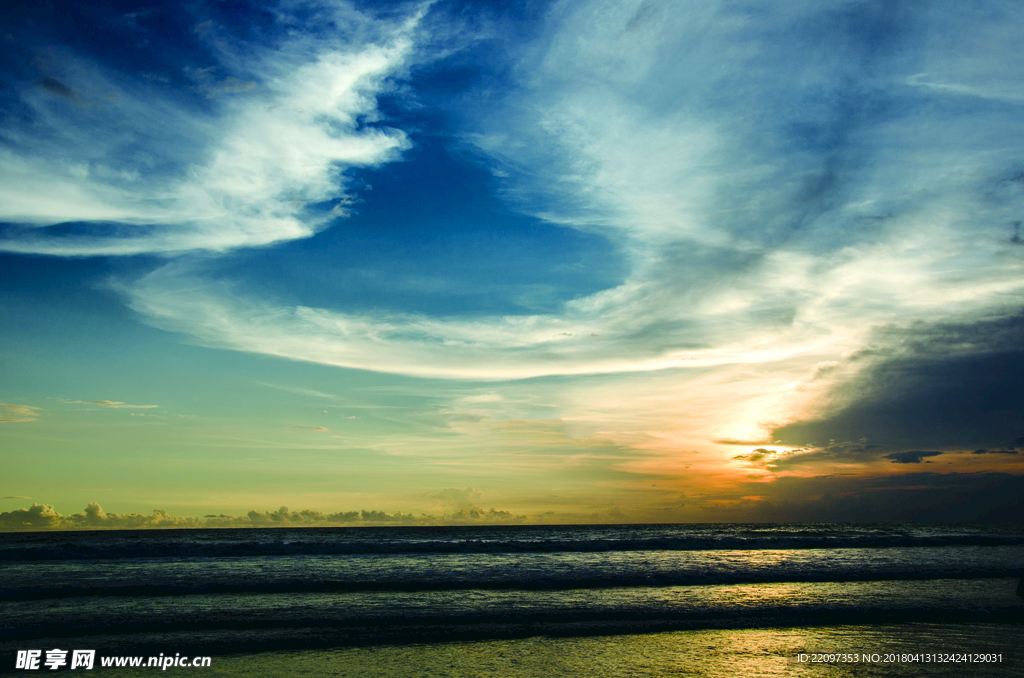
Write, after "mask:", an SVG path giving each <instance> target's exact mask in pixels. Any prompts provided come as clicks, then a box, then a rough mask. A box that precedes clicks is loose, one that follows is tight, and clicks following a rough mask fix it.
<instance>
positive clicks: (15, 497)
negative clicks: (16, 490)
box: [3, 496, 32, 499]
mask: <svg viewBox="0 0 1024 678" xmlns="http://www.w3.org/2000/svg"><path fill="white" fill-rule="evenodd" d="M3 498H4V499H31V498H32V497H22V496H11V497H3Z"/></svg>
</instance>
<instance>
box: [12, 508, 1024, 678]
mask: <svg viewBox="0 0 1024 678" xmlns="http://www.w3.org/2000/svg"><path fill="white" fill-rule="evenodd" d="M0 563H2V564H0V609H2V611H3V614H2V616H0V662H2V665H0V672H3V673H12V674H13V673H18V674H23V673H31V672H33V671H36V672H38V671H46V672H47V673H49V672H51V670H52V669H49V668H48V667H47V666H44V665H43V662H45V660H46V659H47V656H48V655H47V651H50V650H61V651H65V652H67V653H68V654H67V657H65V660H66V663H65V664H61V663H60V661H61V656H60V655H59V654H58V655H55V657H54V658H55V663H56V670H88V669H84V667H76V668H75V669H71V667H70V659H69V658H70V656H71V654H70V653H71V652H72V651H74V650H95V665H94V668H93V669H92V670H93V671H96V672H99V673H103V674H104V675H109V676H115V675H142V674H146V673H152V672H153V671H154V670H160V671H170V672H172V673H177V674H183V673H194V674H198V675H206V676H215V675H217V676H243V675H245V676H248V675H252V676H257V675H261V676H262V675H269V676H276V675H281V676H288V675H298V674H304V675H313V676H321V675H323V676H328V675H330V676H349V675H351V676H357V675H358V676H453V677H455V676H460V677H461V676H534V675H535V676H545V677H546V678H552V677H554V676H570V675H571V676H581V675H582V676H586V675H594V676H674V675H680V676H683V675H694V676H713V675H732V674H735V673H736V672H737V671H742V672H743V673H745V674H746V675H750V676H761V675H764V676H770V675H837V676H838V675H844V676H845V675H858V676H859V675H880V676H881V675H885V676H888V675H948V674H952V673H955V672H959V673H964V674H966V675H992V676H1011V675H1020V674H1021V672H1022V671H1024V664H1022V665H1021V666H1016V664H1015V662H1016V661H1017V655H1018V654H1020V650H1021V649H1022V648H1024V603H1022V601H1021V599H1020V598H1019V597H1018V596H1017V595H1016V588H1017V586H1018V581H1019V579H1020V577H1021V568H1022V567H1024V526H1020V525H1014V526H980V525H894V524H875V525H870V524H844V525H836V524H809V525H792V524H786V525H770V524H751V525H615V526H608V525H606V526H500V527H409V528H405V527H380V528H372V527H366V528H363V527H357V528H310V529H302V528H280V529H238V530H229V529H225V530H139V531H106V532H99V531H97V532H85V531H81V532H32V533H7V534H0ZM31 651H38V652H39V653H40V654H39V655H36V656H37V657H38V658H39V659H38V664H39V666H40V668H38V669H31V668H19V661H20V664H21V665H24V664H25V663H26V662H27V661H29V660H28V659H26V657H28V655H26V654H25V653H26V652H31ZM19 653H20V654H19ZM182 656H184V657H188V658H195V657H209V658H210V660H209V665H208V666H191V665H189V666H178V665H176V663H174V662H177V659H180V657H182ZM132 657H140V658H142V661H143V666H142V667H140V668H130V664H128V665H127V666H122V667H116V666H105V665H102V662H103V661H104V660H105V659H106V660H107V661H109V662H113V661H123V662H128V661H129V660H130V659H131V658H132ZM149 657H156V658H158V659H159V661H158V663H167V662H172V663H171V665H170V666H168V667H167V668H166V669H164V668H162V666H161V667H159V668H154V667H150V666H147V665H146V662H148V661H149ZM19 658H20V659H19ZM111 658H114V659H111ZM117 658H120V659H117ZM126 658H127V659H126ZM165 659H166V661H165ZM1020 659H1021V660H1024V655H1022V656H1021V657H1020ZM189 661H192V659H189ZM179 663H180V662H179ZM968 664H970V665H969V666H968Z"/></svg>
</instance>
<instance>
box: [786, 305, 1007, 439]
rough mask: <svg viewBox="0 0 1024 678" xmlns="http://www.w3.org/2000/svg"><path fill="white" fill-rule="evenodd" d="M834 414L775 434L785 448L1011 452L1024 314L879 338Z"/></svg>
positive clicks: (839, 391)
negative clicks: (867, 443) (843, 445)
mask: <svg viewBox="0 0 1024 678" xmlns="http://www.w3.org/2000/svg"><path fill="white" fill-rule="evenodd" d="M876 339H877V341H876V342H875V343H876V345H875V347H874V348H873V349H871V350H870V351H868V352H865V353H863V354H861V355H859V356H855V357H854V358H853V361H857V360H865V361H870V363H869V365H868V367H866V368H865V369H864V370H862V371H861V372H860V373H859V375H858V376H857V377H855V378H854V379H853V380H852V381H851V382H849V383H847V384H844V385H842V386H840V387H837V388H836V390H835V391H834V392H833V393H832V394H831V395H832V397H833V399H834V400H835V401H837V402H840V403H844V405H842V406H841V407H839V408H837V409H836V410H834V411H833V412H832V413H831V414H829V415H827V416H825V417H822V418H820V419H815V420H805V421H797V422H794V423H791V424H787V425H785V426H782V427H779V428H777V429H775V430H774V432H773V436H772V437H773V438H775V439H778V440H782V441H784V442H786V443H788V444H795V445H815V444H821V442H823V441H827V440H829V439H834V440H856V439H860V438H868V439H870V440H871V441H872V442H873V443H877V444H881V445H883V446H885V447H888V448H889V449H892V448H899V447H920V446H928V447H935V448H940V449H951V448H953V449H956V448H959V449H965V448H966V449H970V448H977V449H987V448H1012V447H1013V446H1011V445H1006V444H1004V441H1006V440H1007V439H1011V438H1013V439H1015V440H1019V438H1017V436H1019V435H1020V433H1021V432H1022V431H1024V390H1022V389H1021V388H1020V384H1021V382H1022V379H1024V349H1022V348H1021V347H1024V317H1022V316H1021V315H1015V316H1013V317H1008V318H1002V319H998V320H988V321H982V322H976V323H969V324H968V323H965V324H930V325H928V324H924V323H919V324H915V325H912V326H910V327H909V328H903V329H896V328H890V329H888V330H885V331H883V332H880V333H878V335H877V337H876Z"/></svg>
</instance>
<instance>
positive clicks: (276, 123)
mask: <svg viewBox="0 0 1024 678" xmlns="http://www.w3.org/2000/svg"><path fill="white" fill-rule="evenodd" d="M313 5H314V8H315V9H316V10H317V11H315V12H313V13H312V14H310V13H308V12H307V10H308V9H311V8H310V7H309V6H304V7H305V9H303V7H299V6H297V5H295V6H292V5H290V4H289V3H284V4H283V5H281V6H280V7H279V8H278V12H279V17H278V19H279V21H281V22H283V23H286V24H287V23H291V22H293V21H298V19H297V17H296V16H294V15H293V14H292V12H306V14H304V15H303V16H305V20H304V21H305V25H304V26H303V30H295V31H291V32H290V33H289V34H288V35H289V37H288V38H287V39H284V40H279V41H269V42H268V43H266V45H267V46H265V47H258V46H256V45H253V44H248V45H246V46H244V52H245V53H244V54H241V53H232V52H231V50H232V46H231V43H229V42H228V41H220V42H218V43H217V48H216V49H215V50H213V53H214V54H219V56H220V58H221V61H222V63H219V64H214V65H211V66H208V67H204V68H200V69H193V70H191V71H189V73H190V74H191V75H192V77H193V79H194V80H195V81H196V83H197V87H198V88H199V90H200V91H201V92H202V93H203V94H204V96H205V97H217V98H218V99H219V98H220V95H223V94H227V93H230V94H232V95H233V96H232V97H230V98H226V99H224V100H223V102H222V103H218V104H217V105H215V106H214V108H213V109H212V111H211V109H210V107H201V106H197V105H195V104H194V103H189V102H188V101H187V100H186V99H184V98H182V97H181V96H180V95H179V93H178V92H176V91H175V89H174V88H173V87H172V86H171V85H170V84H164V85H161V84H160V83H159V82H158V81H154V80H148V81H146V82H143V81H132V80H129V79H126V78H124V77H122V76H121V74H117V73H109V72H106V71H104V70H103V69H102V68H101V67H100V66H98V65H96V64H95V63H94V62H91V61H89V60H88V59H86V58H85V57H82V56H80V55H77V54H75V53H72V52H71V51H69V50H68V49H66V48H60V49H56V48H55V49H54V50H53V51H52V53H51V55H50V57H49V58H48V61H49V62H52V63H51V67H52V68H54V69H56V70H60V71H61V73H62V75H61V80H60V81H58V80H57V79H56V76H54V77H47V78H44V79H43V80H42V81H41V83H42V84H40V85H39V86H38V87H31V88H30V87H27V86H24V87H21V88H20V89H19V88H18V87H15V89H14V92H15V93H16V94H17V95H18V97H19V98H20V105H21V106H23V107H24V108H25V109H26V110H27V111H29V112H30V113H26V115H24V116H23V117H22V118H21V121H20V122H18V124H16V125H15V124H14V123H13V121H11V122H12V125H11V126H10V127H9V129H8V130H6V132H5V138H7V139H8V141H9V143H7V144H6V145H5V147H4V148H0V221H6V222H8V226H7V227H5V228H3V229H0V250H3V251H8V252H19V253H35V254H50V255H58V256H87V255H128V254H140V253H182V252H188V251H193V250H212V251H226V250H230V249H233V248H238V247H251V246H259V245H266V244H269V243H274V242H281V241H286V240H293V239H296V238H305V237H308V236H310V235H312V234H313V233H315V232H317V231H319V230H321V229H323V228H324V227H326V225H327V224H328V223H329V222H330V220H331V219H332V218H335V217H334V216H332V214H331V212H330V210H329V208H328V209H322V206H323V204H325V203H328V202H331V201H333V203H338V202H339V201H341V202H346V201H347V200H348V199H349V198H348V187H347V179H346V176H345V172H346V170H348V169H349V168H353V167H373V166H376V165H379V164H381V163H385V162H389V161H392V160H395V159H397V158H398V157H399V155H400V153H401V152H402V151H403V150H404V149H406V148H407V147H408V145H409V142H408V140H407V138H406V135H405V134H404V133H403V132H401V131H399V130H396V129H392V128H389V127H387V126H386V125H384V124H382V123H381V121H380V120H379V118H380V114H379V112H378V110H377V104H376V101H377V95H378V94H379V93H380V92H381V91H382V90H383V89H385V87H386V81H387V79H388V78H389V77H392V76H393V75H395V74H397V73H398V72H399V71H400V69H401V68H402V67H403V64H404V62H405V60H406V58H407V55H408V53H409V51H410V49H411V46H412V42H411V41H412V37H411V36H412V33H411V31H412V29H413V28H414V27H415V24H416V21H417V18H418V15H416V14H413V15H412V16H411V17H405V18H399V19H394V20H386V19H373V18H371V17H369V16H367V15H364V14H361V13H360V12H359V11H357V10H355V9H354V8H352V7H351V6H349V5H347V4H344V3H323V4H319V3H313ZM237 48H238V49H240V50H241V49H243V48H242V47H237ZM235 71H237V73H236V72H235ZM242 71H244V73H242ZM222 73H223V77H221V74H222ZM67 82H71V83H73V84H70V85H69V84H66V83H67ZM79 91H94V92H104V97H105V98H104V102H103V103H102V106H101V105H100V104H96V106H94V108H95V109H96V112H95V114H90V115H78V116H69V115H67V114H66V112H63V111H62V110H60V109H59V107H58V108H55V107H53V106H52V105H51V102H49V101H47V100H44V99H41V98H40V93H43V92H45V94H46V95H47V96H50V97H52V96H53V94H57V95H58V96H59V97H63V98H68V97H73V96H76V95H75V93H76V92H79ZM101 108H102V113H101V112H100V109H101ZM140 144H142V146H141V147H140ZM125 149H130V150H131V152H129V153H126V152H125ZM317 206H320V207H317ZM61 224H65V225H63V226H59V228H57V226H58V225H61ZM51 227H52V228H51Z"/></svg>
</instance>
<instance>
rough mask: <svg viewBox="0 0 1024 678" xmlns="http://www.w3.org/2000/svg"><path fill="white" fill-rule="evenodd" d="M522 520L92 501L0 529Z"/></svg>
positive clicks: (27, 513)
mask: <svg viewBox="0 0 1024 678" xmlns="http://www.w3.org/2000/svg"><path fill="white" fill-rule="evenodd" d="M525 520H526V517H525V516H520V515H517V514H514V513H511V512H509V511H500V510H496V509H482V508H479V507H475V506H460V507H457V508H455V509H452V510H450V511H447V512H443V513H437V514H425V513H424V514H419V515H413V514H411V513H402V512H401V511H396V512H394V513H386V512H384V511H376V510H370V511H367V510H365V509H364V510H360V511H339V512H337V513H323V512H321V511H314V510H310V509H303V510H300V511H291V510H289V509H288V508H287V507H285V506H282V507H281V508H279V509H277V510H276V511H258V510H252V511H249V512H248V513H246V514H245V515H244V516H233V515H228V514H209V515H206V516H203V517H202V518H197V517H191V516H172V515H170V514H169V513H168V512H167V511H164V510H162V509H154V510H153V512H152V513H150V514H143V513H108V512H106V511H104V510H103V508H102V507H101V506H100V505H99V504H97V503H95V502H93V503H90V504H89V505H88V506H86V508H85V511H83V512H82V513H73V514H71V515H62V514H60V513H58V512H57V511H55V510H54V508H53V506H52V505H50V504H33V505H32V507H31V508H28V509H16V510H14V511H6V512H2V513H0V531H7V532H15V531H31V530H47V529H51V530H74V529H117V530H121V529H129V530H136V529H152V528H192V529H195V528H217V527H302V526H307V527H308V526H326V525H366V524H371V525H472V524H506V523H507V524H518V523H522V522H524V521H525Z"/></svg>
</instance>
